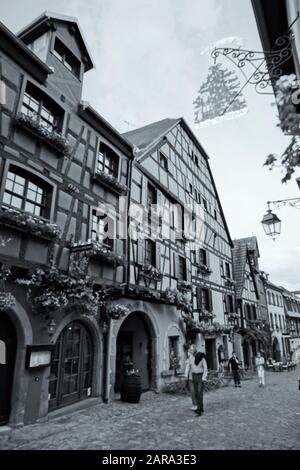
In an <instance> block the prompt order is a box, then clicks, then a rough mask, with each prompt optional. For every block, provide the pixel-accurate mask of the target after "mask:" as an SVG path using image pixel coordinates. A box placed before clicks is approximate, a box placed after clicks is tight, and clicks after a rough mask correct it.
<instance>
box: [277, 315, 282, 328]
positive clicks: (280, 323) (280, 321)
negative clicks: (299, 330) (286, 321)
mask: <svg viewBox="0 0 300 470" xmlns="http://www.w3.org/2000/svg"><path fill="white" fill-rule="evenodd" d="M278 317H279V326H280V331H282V320H281V315H278Z"/></svg>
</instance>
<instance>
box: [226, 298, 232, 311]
mask: <svg viewBox="0 0 300 470" xmlns="http://www.w3.org/2000/svg"><path fill="white" fill-rule="evenodd" d="M226 307H227V312H228V313H232V312H234V304H233V297H232V295H227V303H226Z"/></svg>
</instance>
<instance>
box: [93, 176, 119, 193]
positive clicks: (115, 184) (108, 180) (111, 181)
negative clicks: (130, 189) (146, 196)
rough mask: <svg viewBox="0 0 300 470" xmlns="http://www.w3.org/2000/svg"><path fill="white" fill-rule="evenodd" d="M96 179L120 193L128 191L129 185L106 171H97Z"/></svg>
mask: <svg viewBox="0 0 300 470" xmlns="http://www.w3.org/2000/svg"><path fill="white" fill-rule="evenodd" d="M94 179H95V180H96V181H100V182H101V183H103V184H104V185H105V186H107V187H108V188H109V189H112V190H113V191H115V192H116V193H118V194H125V193H126V192H127V186H126V185H125V184H123V183H120V181H118V179H117V178H115V177H114V176H112V175H109V174H107V173H105V172H104V171H97V172H96V173H95V174H94Z"/></svg>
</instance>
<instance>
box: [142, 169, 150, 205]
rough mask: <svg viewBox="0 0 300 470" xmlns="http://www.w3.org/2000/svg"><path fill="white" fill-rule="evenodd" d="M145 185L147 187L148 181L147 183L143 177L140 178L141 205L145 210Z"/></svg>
mask: <svg viewBox="0 0 300 470" xmlns="http://www.w3.org/2000/svg"><path fill="white" fill-rule="evenodd" d="M147 185H148V181H147V178H146V177H145V176H144V175H143V176H142V189H141V191H142V194H141V204H142V206H143V207H144V208H145V207H146V205H147V192H148V191H147V189H148V188H147Z"/></svg>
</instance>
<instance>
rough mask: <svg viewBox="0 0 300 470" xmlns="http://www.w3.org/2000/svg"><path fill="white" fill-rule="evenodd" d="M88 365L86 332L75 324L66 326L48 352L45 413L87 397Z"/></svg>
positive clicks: (90, 351) (89, 347)
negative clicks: (49, 352)
mask: <svg viewBox="0 0 300 470" xmlns="http://www.w3.org/2000/svg"><path fill="white" fill-rule="evenodd" d="M92 364H93V348H92V342H91V338H90V335H89V332H88V331H87V329H86V328H85V326H84V325H83V324H81V323H79V322H72V323H69V325H67V326H66V327H65V328H64V330H63V331H62V332H61V334H60V336H59V337H58V339H57V341H56V343H55V347H54V350H53V353H52V360H51V370H50V381H49V410H53V409H55V408H60V407H62V406H65V405H68V404H71V403H74V402H76V401H79V400H83V399H85V398H88V397H89V396H91V393H92V388H91V387H92Z"/></svg>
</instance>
